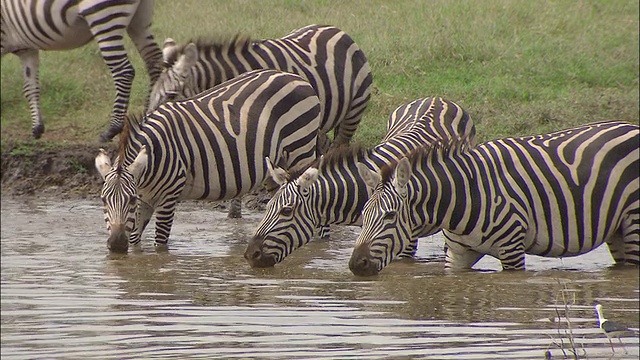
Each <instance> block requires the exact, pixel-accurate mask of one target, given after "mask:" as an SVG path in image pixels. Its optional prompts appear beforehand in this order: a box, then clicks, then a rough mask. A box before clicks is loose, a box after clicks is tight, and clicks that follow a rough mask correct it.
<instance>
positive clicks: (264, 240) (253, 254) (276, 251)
mask: <svg viewBox="0 0 640 360" xmlns="http://www.w3.org/2000/svg"><path fill="white" fill-rule="evenodd" d="M321 159H322V157H321ZM267 167H268V169H269V174H270V175H271V177H272V178H273V180H274V181H275V182H276V183H277V184H279V185H280V188H279V189H278V191H276V193H275V194H274V196H273V197H272V198H271V200H269V203H268V204H267V206H266V210H265V215H264V217H263V218H262V221H260V224H259V225H258V229H257V230H256V233H255V235H254V237H253V238H252V239H251V241H250V242H249V245H248V246H247V249H246V251H245V253H244V257H245V259H247V261H248V262H249V265H251V267H270V266H274V265H275V264H277V263H279V262H281V261H282V260H283V259H284V258H285V257H287V256H288V255H289V254H291V252H293V251H294V250H295V249H297V248H299V247H301V246H303V245H304V244H306V243H308V242H309V240H311V237H312V236H313V235H314V233H315V232H316V229H317V227H318V226H317V225H316V223H317V216H316V214H315V213H314V212H313V210H312V209H313V208H314V207H313V206H312V201H313V193H314V186H313V184H314V183H315V182H316V181H317V180H318V169H317V168H315V167H309V168H308V169H306V170H305V171H304V172H303V173H302V174H301V175H300V176H292V175H291V174H290V173H288V172H287V171H286V170H284V169H282V168H280V167H275V166H274V165H273V164H271V161H270V160H269V158H267Z"/></svg>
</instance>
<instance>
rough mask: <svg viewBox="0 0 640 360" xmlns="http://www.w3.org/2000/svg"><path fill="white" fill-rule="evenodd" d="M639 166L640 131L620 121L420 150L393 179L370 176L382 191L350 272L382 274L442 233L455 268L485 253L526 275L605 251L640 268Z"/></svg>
mask: <svg viewBox="0 0 640 360" xmlns="http://www.w3.org/2000/svg"><path fill="white" fill-rule="evenodd" d="M639 158H640V133H639V127H638V126H637V125H634V124H630V123H626V122H616V121H613V122H600V123H594V124H589V125H584V126H579V127H575V128H572V129H567V130H563V131H558V132H554V133H550V134H543V135H536V136H525V137H514V138H505V139H500V140H494V141H488V142H486V143H483V144H480V145H478V146H477V147H476V148H471V149H468V148H467V147H466V146H464V145H460V144H457V143H455V142H453V143H448V144H440V145H437V146H432V147H428V148H426V149H420V150H418V151H415V152H414V153H412V154H410V155H409V156H408V157H406V158H403V159H401V160H400V161H399V162H398V164H397V166H396V167H395V169H392V170H391V171H388V172H387V173H388V174H389V175H387V176H381V175H379V174H378V173H376V172H373V171H370V170H367V171H363V174H362V176H363V177H364V178H365V179H366V181H367V184H368V185H369V186H370V187H375V191H374V193H373V194H372V195H371V197H370V199H369V201H368V202H367V204H366V205H365V206H364V209H363V215H362V216H363V228H362V232H361V233H360V235H359V237H358V239H357V241H356V244H355V248H354V251H353V254H352V257H351V260H350V262H349V267H350V268H351V271H352V272H353V273H354V274H356V275H364V276H366V275H374V274H377V273H378V272H380V271H381V270H382V269H383V268H384V267H385V266H386V265H388V264H389V263H390V262H391V261H392V260H393V259H394V258H395V257H396V256H397V255H398V254H400V253H402V251H403V248H404V247H405V246H407V245H408V244H410V243H411V239H414V238H415V237H419V236H425V235H428V234H431V233H433V232H434V231H435V230H437V229H440V228H442V229H443V230H444V236H445V242H446V246H447V254H446V262H445V267H446V268H448V269H469V268H471V267H472V266H473V265H474V264H475V263H476V262H477V261H478V260H479V259H480V258H481V257H482V256H484V255H485V254H488V255H491V256H493V257H496V258H497V259H498V260H500V262H501V263H502V268H503V269H505V270H510V269H524V268H525V254H534V255H539V256H547V257H564V256H576V255H580V254H584V253H586V252H589V251H591V250H593V249H595V248H597V247H598V246H600V245H601V244H602V243H606V244H607V245H608V248H609V251H610V252H611V255H612V257H613V259H614V261H615V262H616V263H617V264H635V265H637V264H638V263H639V245H640V194H639V190H640V160H639Z"/></svg>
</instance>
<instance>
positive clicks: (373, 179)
mask: <svg viewBox="0 0 640 360" xmlns="http://www.w3.org/2000/svg"><path fill="white" fill-rule="evenodd" d="M356 166H357V167H358V173H359V174H360V177H362V179H363V180H364V183H365V184H367V186H368V187H370V188H372V189H373V188H375V187H376V186H377V185H378V184H379V183H380V180H382V177H381V176H380V174H378V173H377V172H375V171H373V170H371V169H369V167H367V165H365V164H363V163H357V164H356Z"/></svg>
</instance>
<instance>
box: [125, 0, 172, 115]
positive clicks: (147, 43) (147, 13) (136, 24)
mask: <svg viewBox="0 0 640 360" xmlns="http://www.w3.org/2000/svg"><path fill="white" fill-rule="evenodd" d="M153 5H154V2H153V1H142V2H141V4H140V6H138V10H137V11H136V14H135V15H134V16H133V19H131V23H129V27H128V28H127V32H128V33H129V37H130V38H131V40H132V41H133V43H134V44H135V46H136V49H138V53H139V54H140V56H141V57H142V60H144V64H145V66H146V68H147V74H149V83H150V84H149V93H150V92H151V89H152V87H153V85H154V84H155V83H156V80H158V77H159V76H160V74H161V73H162V69H163V65H162V64H163V62H162V50H160V46H158V43H157V42H156V41H155V40H154V37H153V34H152V33H151V18H152V17H153ZM148 105H149V94H147V97H146V100H145V105H144V108H145V109H146V108H147V107H148Z"/></svg>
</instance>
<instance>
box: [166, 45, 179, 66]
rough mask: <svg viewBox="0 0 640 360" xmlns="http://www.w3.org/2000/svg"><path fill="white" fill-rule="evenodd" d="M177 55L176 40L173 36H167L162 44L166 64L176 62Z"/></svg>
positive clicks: (169, 64)
mask: <svg viewBox="0 0 640 360" xmlns="http://www.w3.org/2000/svg"><path fill="white" fill-rule="evenodd" d="M177 56H178V48H177V47H176V42H175V40H173V39H172V38H166V39H165V40H164V44H162V59H163V60H164V63H165V65H167V66H171V65H173V63H174V62H176V57H177Z"/></svg>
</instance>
